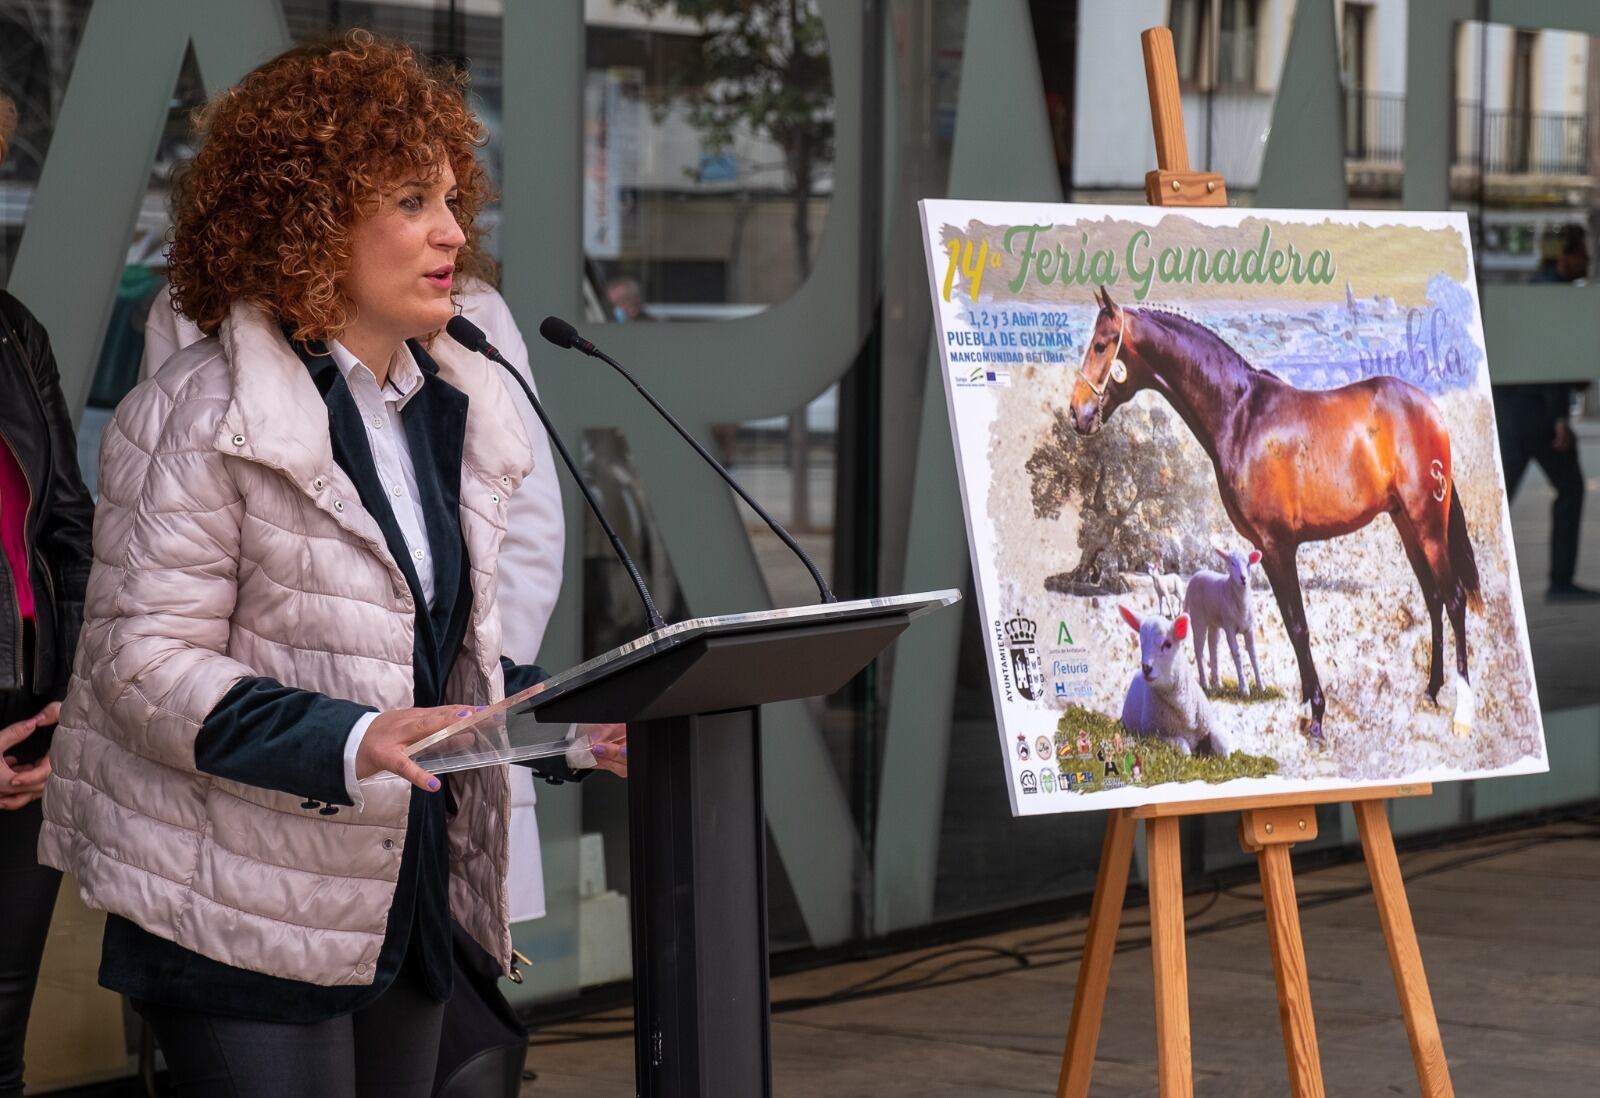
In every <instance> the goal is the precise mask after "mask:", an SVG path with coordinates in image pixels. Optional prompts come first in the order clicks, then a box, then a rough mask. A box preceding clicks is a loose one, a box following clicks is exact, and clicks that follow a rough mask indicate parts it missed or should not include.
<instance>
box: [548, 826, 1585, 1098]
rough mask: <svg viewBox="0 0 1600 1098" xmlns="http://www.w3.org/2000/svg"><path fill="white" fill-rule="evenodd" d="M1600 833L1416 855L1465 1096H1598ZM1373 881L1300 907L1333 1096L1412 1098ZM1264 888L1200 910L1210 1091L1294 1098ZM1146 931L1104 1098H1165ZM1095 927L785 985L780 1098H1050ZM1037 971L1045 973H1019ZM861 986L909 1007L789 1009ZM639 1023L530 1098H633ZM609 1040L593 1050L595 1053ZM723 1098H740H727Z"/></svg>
mask: <svg viewBox="0 0 1600 1098" xmlns="http://www.w3.org/2000/svg"><path fill="white" fill-rule="evenodd" d="M1597 839H1600V820H1590V821H1588V822H1580V823H1566V824H1560V825H1553V826H1550V827H1546V828H1542V829H1538V830H1532V831H1523V832H1518V833H1515V834H1510V835H1501V836H1495V837H1493V838H1488V839H1480V840H1475V841H1472V842H1467V843H1459V844H1455V845H1453V846H1450V847H1447V848H1445V849H1442V850H1437V851H1430V852H1427V853H1418V854H1413V855H1408V856H1405V857H1403V858H1402V866H1403V868H1404V870H1405V872H1406V875H1407V877H1408V879H1409V882H1410V883H1409V890H1410V896H1411V902H1412V909H1413V912H1414V915H1415V918H1416V923H1417V929H1418V933H1419V936H1420V938H1421V943H1422V953H1423V958H1424V961H1425V963H1426V964H1427V967H1428V973H1429V978H1430V981H1431V983H1432V988H1433V994H1434V1000H1435V1004H1436V1006H1437V1010H1438V1014H1439V1019H1440V1024H1441V1028H1442V1031H1443V1035H1444V1042H1445V1049H1446V1051H1447V1053H1448V1054H1449V1057H1450V1063H1451V1070H1452V1076H1453V1079H1454V1082H1455V1091H1456V1094H1457V1095H1459V1096H1460V1098H1473V1096H1478V1098H1491V1096H1493V1098H1507V1096H1516V1098H1524V1096H1533V1095H1541V1096H1542V1095H1561V1096H1563V1098H1581V1096H1584V1095H1600V944H1597V938H1600V914H1597V912H1600V842H1597V841H1596V840H1597ZM1365 880H1366V874H1365V870H1364V869H1363V867H1362V866H1361V865H1360V864H1351V865H1344V866H1338V867H1334V868H1329V869H1324V870H1320V871H1316V872H1311V873H1306V874H1304V875H1302V876H1301V878H1300V880H1299V882H1298V884H1299V889H1300V895H1301V898H1302V907H1303V911H1302V920H1303V923H1304V928H1305V940H1306V954H1307V959H1308V964H1309V968H1310V972H1311V977H1312V1000H1313V1004H1314V1007H1315V1009H1316V1013H1317V1023H1318V1035H1319V1040H1320V1042H1321V1048H1322V1058H1323V1065H1324V1072H1325V1076H1326V1081H1327V1092H1328V1094H1330V1095H1348V1096H1352V1098H1380V1096H1383V1095H1408V1094H1416V1093H1417V1088H1416V1081H1415V1077H1414V1076H1413V1074H1412V1068H1411V1057H1410V1051H1409V1048H1408V1045H1407V1043H1406V1037H1405V1031H1404V1028H1403V1026H1402V1023H1401V1020H1400V1015H1399V1007H1398V1005H1397V1003H1396V999H1395V993H1394V985H1393V983H1392V981H1391V978H1390V974H1389V968H1388V963H1387V960H1386V957H1385V952H1384V944H1383V938H1382V933H1381V931H1380V929H1379V926H1378V920H1377V915H1376V912H1375V910H1374V908H1373V906H1372V901H1371V898H1370V896H1369V895H1367V894H1366V893H1365V891H1364V888H1363V886H1364V884H1365ZM1254 891H1255V890H1254V889H1252V888H1245V889H1238V890H1231V891H1229V892H1225V893H1217V894H1214V895H1211V894H1208V895H1198V896H1194V897H1191V900H1190V912H1191V914H1190V919H1189V925H1190V935H1191V937H1190V941H1189V974H1190V996H1191V1010H1192V1014H1193V1019H1194V1066H1195V1082H1196V1093H1197V1094H1199V1095H1202V1096H1205V1095H1209V1096H1215V1098H1254V1096H1257V1095H1260V1096H1266V1095H1273V1096H1278V1095H1282V1094H1284V1093H1286V1091H1287V1082H1286V1079H1285V1074H1284V1066H1283V1050H1282V1045H1281V1043H1280V1037H1279V1030H1278V1021H1277V1006H1276V998H1275V994H1274V991H1273V982H1272V973H1271V964H1270V955H1269V953H1268V948H1267V938H1266V931H1265V928H1264V926H1263V924H1262V923H1261V922H1260V920H1259V917H1258V915H1259V911H1260V904H1259V902H1257V900H1256V899H1255V896H1254ZM1145 916H1146V912H1145V910H1144V909H1142V908H1136V909H1130V910H1129V912H1128V913H1127V917H1126V919H1125V922H1124V927H1123V933H1122V938H1121V948H1122V950H1123V952H1122V954H1121V955H1120V956H1119V957H1118V958H1117V961H1116V964H1115V965H1114V966H1113V970H1112V982H1111V993H1110V999H1109V1001H1108V1005H1107V1011H1106V1024H1105V1030H1104V1033H1103V1035H1102V1038H1101V1043H1100V1052H1099V1058H1098V1060H1097V1062H1096V1068H1095V1085H1094V1089H1093V1093H1094V1094H1095V1095H1096V1096H1097V1098H1098V1096H1105V1098H1132V1096H1135V1095H1139V1096H1144V1095H1150V1096H1153V1095H1155V1094H1156V1093H1157V1091H1156V1082H1155V1071H1154V1067H1153V1063H1152V1056H1153V1050H1154V1031H1153V1024H1152V1017H1153V1015H1152V1013H1151V1009H1152V1007H1151V982H1150V981H1151V974H1150V952H1149V950H1148V948H1147V947H1146V946H1145V944H1144V940H1143V939H1144V935H1145V934H1146V929H1145V926H1144V920H1145ZM1082 929H1083V922H1082V920H1081V919H1075V920H1070V921H1066V922H1061V923H1057V924H1052V925H1048V926H1040V927H1032V928H1028V929H1023V930H1017V931H1014V932H1010V933H1003V934H998V935H994V936H991V937H987V938H981V939H975V940H972V941H968V942H964V943H960V944H958V945H956V946H953V947H946V948H942V949H934V950H923V951H920V952H915V953H906V954H899V955H895V956H890V957H884V958H879V959H875V960H872V961H866V962H859V963H852V964H846V965H839V966H835V967H831V968H824V969H817V970H814V971H811V972H805V973H799V974H796V975H792V976H786V977H782V978H780V979H778V980H776V981H775V983H774V987H773V999H774V1002H775V1003H776V1004H778V1013H777V1015H776V1017H775V1020H774V1024H773V1045H774V1050H775V1064H774V1072H773V1074H774V1083H775V1090H776V1093H777V1094H778V1095H780V1096H783V1098H813V1096H821V1095H826V1096H828V1098H858V1096H859V1098H868V1096H871V1098H880V1096H884V1095H911V1094H916V1095H919V1096H925V1098H943V1096H945V1095H950V1096H956V1095H962V1096H971V1098H986V1096H996V1098H998V1096H1004V1095H1020V1094H1053V1093H1054V1092H1055V1083H1056V1073H1057V1071H1058V1068H1059V1057H1060V1052H1061V1044H1062V1040H1063V1034H1064V1033H1065V1030H1066V1021H1067V1014H1068V1011H1069V1008H1070V1005H1071V1002H1072V992H1073V987H1074V981H1075V980H1076V978H1077V963H1076V961H1077V957H1076V949H1077V947H1078V945H1079V943H1080V942H1081V938H1082ZM1024 960H1026V961H1027V962H1028V963H1027V964H1025V965H1024V964H1023V963H1022V962H1023V961H1024ZM850 988H862V989H865V990H871V991H888V990H890V989H892V988H899V989H901V990H898V991H894V992H892V993H889V994H878V995H874V996H870V997H868V996H861V995H856V996H848V995H844V996H840V997H839V998H838V999H837V1000H836V1001H832V1002H828V1003H823V1004H819V1005H809V1006H805V1007H804V1008H803V1009H792V1010H789V1009H784V1007H783V1004H785V1003H790V1004H794V1003H797V1002H798V1001H800V1000H811V999H815V998H817V997H827V996H835V995H837V994H838V993H840V992H844V991H846V990H847V989H850ZM630 1034H631V1030H630V1028H629V1019H628V1015H627V1013H626V1012H625V1011H624V1012H613V1013H611V1014H608V1015H603V1016H600V1017H597V1018H591V1019H585V1020H583V1021H580V1022H574V1023H568V1024H567V1025H564V1026H562V1027H560V1029H559V1030H558V1031H554V1032H551V1031H547V1032H546V1033H544V1034H543V1035H541V1036H539V1037H536V1039H535V1040H536V1043H535V1047H534V1048H533V1049H532V1050H531V1052H530V1055H529V1065H530V1067H532V1068H534V1069H535V1070H536V1071H537V1078H535V1079H534V1080H532V1081H530V1082H528V1083H527V1084H525V1085H524V1087H523V1091H522V1093H523V1096H524V1098H565V1096H572V1098H577V1096H579V1095H581V1096H583V1098H610V1096H615V1098H625V1096H629V1095H632V1094H633V1093H634V1091H633V1081H632V1046H631V1036H630ZM597 1037H599V1038H604V1039H592V1038H597ZM728 1098H740V1096H733V1095H730V1096H728Z"/></svg>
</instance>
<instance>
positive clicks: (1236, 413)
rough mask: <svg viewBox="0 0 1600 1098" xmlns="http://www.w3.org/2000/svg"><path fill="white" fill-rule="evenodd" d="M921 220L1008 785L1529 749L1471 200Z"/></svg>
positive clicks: (1385, 779)
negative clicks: (1469, 219) (1464, 214)
mask: <svg viewBox="0 0 1600 1098" xmlns="http://www.w3.org/2000/svg"><path fill="white" fill-rule="evenodd" d="M924 224H925V231H926V239H927V245H928V258H929V265H930V282H931V285H932V290H933V293H934V297H935V304H936V308H937V311H938V314H939V339H940V343H941V352H942V365H943V369H944V373H945V388H946V396H947V398H948V400H949V403H950V410H951V421H952V426H953V428H954V432H955V438H956V449H957V457H958V465H959V466H960V470H961V476H962V487H963V493H964V496H963V498H964V500H965V503H966V508H967V518H968V526H969V534H970V537H971V542H972V548H973V557H974V565H975V572H976V575H977V580H978V583H977V586H978V595H979V599H980V605H981V607H982V610H983V613H984V616H985V621H986V622H987V623H988V628H989V631H990V636H989V647H990V649H991V651H990V665H991V670H992V671H993V674H994V690H995V698H996V708H997V711H998V713H999V715H1000V735H1001V740H1002V746H1003V748H1004V750H1005V754H1006V760H1007V765H1008V767H1009V768H1010V772H1011V778H1012V781H1011V789H1012V804H1013V808H1014V810H1015V811H1017V812H1022V813H1033V812H1042V811H1067V810H1073V809H1078V808H1086V807H1108V806H1110V805H1113V804H1137V803H1142V802H1147V801H1153V800H1175V799H1185V800H1187V799H1194V798H1196V797H1202V796H1207V795H1238V794H1239V793H1241V792H1266V791H1283V790H1285V789H1286V788H1327V787H1337V786H1339V785H1349V784H1379V783H1389V782H1401V781H1420V780H1439V779H1444V778H1449V777H1462V776H1467V775H1473V776H1479V775H1487V774H1495V773H1527V772H1533V771H1537V770H1542V769H1544V767H1545V762H1544V759H1545V752H1544V743H1543V734H1542V728H1541V724H1540V719H1539V708H1538V701H1537V696H1536V692H1535V687H1534V682H1533V677H1532V669H1531V661H1530V658H1529V654H1528V647H1527V632H1526V625H1525V622H1524V620H1523V614H1522V605H1521V596H1520V590H1519V586H1518V582H1517V573H1516V562H1515V560H1514V558H1513V555H1512V549H1511V541H1510V533H1509V522H1508V518H1507V514H1506V506H1505V493H1504V488H1503V481H1502V477H1501V473H1500V468H1499V463H1498V456H1497V454H1498V451H1497V448H1496V444H1495V438H1496V434H1495V423H1494V418H1493V407H1492V402H1491V398H1490V391H1489V388H1488V377H1487V368H1486V363H1485V358H1484V352H1483V338H1482V327H1481V322H1480V319H1479V316H1478V308H1477V299H1476V293H1475V289H1474V286H1473V282H1472V273H1471V272H1472V268H1471V257H1470V252H1469V250H1468V249H1469V245H1468V241H1467V237H1466V231H1465V221H1464V219H1463V218H1461V217H1459V216H1452V215H1429V214H1405V215H1401V214H1389V213H1384V214H1367V215H1352V214H1337V215H1335V214H1323V213H1314V214H1313V213H1307V214H1298V213H1290V212H1280V211H1239V210H1221V211H1199V210H1196V211H1187V212H1182V213H1178V212H1171V211H1160V210H1145V209H1138V210H1126V209H1117V208H1107V207H1082V206H1077V207H1074V206H1031V205H1009V204H1000V203H962V202H937V203H936V202H928V203H924ZM1462 639H1464V640H1465V657H1464V659H1463V658H1462V654H1461V653H1462V647H1461V644H1460V641H1461V640H1462Z"/></svg>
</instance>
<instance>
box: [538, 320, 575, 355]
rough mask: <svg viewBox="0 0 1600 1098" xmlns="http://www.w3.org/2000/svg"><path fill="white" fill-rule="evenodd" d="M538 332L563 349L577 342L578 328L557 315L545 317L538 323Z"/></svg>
mask: <svg viewBox="0 0 1600 1098" xmlns="http://www.w3.org/2000/svg"><path fill="white" fill-rule="evenodd" d="M539 334H540V335H542V336H544V337H545V338H546V339H548V340H549V341H550V342H551V343H554V344H555V345H556V346H557V347H560V348H562V349H563V350H565V349H566V348H569V347H573V346H576V345H577V343H578V329H576V328H574V327H573V326H572V325H570V324H568V323H567V322H566V321H565V320H562V319H561V318H560V317H559V316H547V317H545V318H544V322H543V323H542V324H540V325H539Z"/></svg>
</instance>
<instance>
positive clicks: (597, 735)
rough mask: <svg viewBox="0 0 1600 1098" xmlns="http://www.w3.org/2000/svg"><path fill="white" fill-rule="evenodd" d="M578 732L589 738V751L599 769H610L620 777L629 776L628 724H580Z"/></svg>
mask: <svg viewBox="0 0 1600 1098" xmlns="http://www.w3.org/2000/svg"><path fill="white" fill-rule="evenodd" d="M578 734H579V735H580V736H585V737H587V738H588V740H589V751H590V753H591V754H592V755H594V765H595V767H596V768H597V769H599V770H609V771H611V773H613V774H615V775H616V776H617V777H619V778H626V777H627V776H628V726H627V725H625V724H580V725H579V726H578Z"/></svg>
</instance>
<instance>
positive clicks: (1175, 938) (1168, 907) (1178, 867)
mask: <svg viewBox="0 0 1600 1098" xmlns="http://www.w3.org/2000/svg"><path fill="white" fill-rule="evenodd" d="M1145 840H1146V845H1147V848H1148V850H1147V853H1148V856H1149V860H1150V941H1151V959H1152V962H1153V963H1154V965H1155V984H1156V1062H1157V1065H1158V1069H1159V1072H1160V1077H1161V1098H1193V1096H1194V1073H1193V1071H1192V1069H1191V1067H1190V1061H1189V958H1188V953H1187V951H1186V949H1185V947H1184V941H1183V854H1182V851H1181V850H1180V849H1179V846H1178V821H1177V819H1175V818H1174V817H1171V816H1164V817H1158V818H1155V819H1150V820H1146V821H1145Z"/></svg>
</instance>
